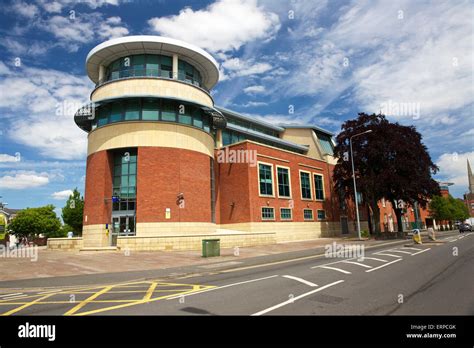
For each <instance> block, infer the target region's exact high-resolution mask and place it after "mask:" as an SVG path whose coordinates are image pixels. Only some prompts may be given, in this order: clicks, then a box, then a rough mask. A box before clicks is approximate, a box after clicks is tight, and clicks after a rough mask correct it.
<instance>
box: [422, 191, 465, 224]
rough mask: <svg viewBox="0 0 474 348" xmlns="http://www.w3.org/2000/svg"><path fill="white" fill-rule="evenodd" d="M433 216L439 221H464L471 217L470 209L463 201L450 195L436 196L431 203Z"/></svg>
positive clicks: (430, 208) (430, 207) (430, 209)
mask: <svg viewBox="0 0 474 348" xmlns="http://www.w3.org/2000/svg"><path fill="white" fill-rule="evenodd" d="M429 211H430V215H431V217H433V218H434V219H436V220H438V221H456V220H459V221H464V220H466V219H467V218H468V217H469V210H468V208H467V207H466V205H465V204H464V202H463V201H461V200H459V199H455V198H453V197H452V196H451V195H449V196H448V197H441V196H435V197H433V199H432V200H431V201H430V203H429Z"/></svg>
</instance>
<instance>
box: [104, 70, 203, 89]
mask: <svg viewBox="0 0 474 348" xmlns="http://www.w3.org/2000/svg"><path fill="white" fill-rule="evenodd" d="M134 77H149V78H158V79H168V80H178V81H181V82H185V83H188V84H190V85H193V86H195V87H198V88H200V89H203V90H204V91H206V92H207V93H209V90H208V89H207V88H204V87H203V86H202V83H201V82H200V81H199V80H197V79H194V78H190V77H188V76H186V74H185V73H184V72H182V71H180V72H178V74H173V72H172V71H170V70H163V69H128V70H118V71H113V72H111V73H109V75H108V76H107V77H105V78H103V79H100V80H99V81H98V82H97V83H96V85H95V88H97V87H100V86H102V85H104V84H106V83H107V82H110V81H117V80H124V79H129V78H134Z"/></svg>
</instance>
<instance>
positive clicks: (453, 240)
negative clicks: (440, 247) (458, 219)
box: [449, 238, 458, 243]
mask: <svg viewBox="0 0 474 348" xmlns="http://www.w3.org/2000/svg"><path fill="white" fill-rule="evenodd" d="M457 240H458V239H457V238H456V239H452V240H450V241H449V243H452V242H455V241H457Z"/></svg>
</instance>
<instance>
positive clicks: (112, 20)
mask: <svg viewBox="0 0 474 348" xmlns="http://www.w3.org/2000/svg"><path fill="white" fill-rule="evenodd" d="M121 23H122V19H121V18H120V17H109V18H107V20H106V21H105V22H104V23H101V24H100V28H99V36H100V37H101V38H103V39H114V38H117V37H122V36H126V35H128V33H129V31H128V29H127V28H126V27H122V26H119V25H120V24H121Z"/></svg>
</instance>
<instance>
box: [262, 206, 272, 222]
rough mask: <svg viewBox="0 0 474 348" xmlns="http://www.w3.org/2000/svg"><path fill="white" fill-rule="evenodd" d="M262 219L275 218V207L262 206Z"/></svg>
mask: <svg viewBox="0 0 474 348" xmlns="http://www.w3.org/2000/svg"><path fill="white" fill-rule="evenodd" d="M262 220H275V209H273V208H269V207H263V208H262Z"/></svg>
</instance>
